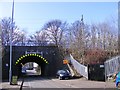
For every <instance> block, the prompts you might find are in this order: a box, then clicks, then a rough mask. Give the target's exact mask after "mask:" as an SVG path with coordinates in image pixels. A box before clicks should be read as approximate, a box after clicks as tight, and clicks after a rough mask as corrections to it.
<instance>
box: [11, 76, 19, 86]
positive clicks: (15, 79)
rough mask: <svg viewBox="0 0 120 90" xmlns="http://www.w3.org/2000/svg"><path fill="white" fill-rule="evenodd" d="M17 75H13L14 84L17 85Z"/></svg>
mask: <svg viewBox="0 0 120 90" xmlns="http://www.w3.org/2000/svg"><path fill="white" fill-rule="evenodd" d="M17 79H18V77H17V76H12V85H17Z"/></svg>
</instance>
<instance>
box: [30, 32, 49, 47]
mask: <svg viewBox="0 0 120 90" xmlns="http://www.w3.org/2000/svg"><path fill="white" fill-rule="evenodd" d="M47 38H48V35H47V33H46V31H44V30H40V31H37V32H36V33H35V34H33V35H31V36H30V39H29V40H28V41H30V42H33V43H34V44H35V45H45V44H46V43H47V41H48V40H47Z"/></svg>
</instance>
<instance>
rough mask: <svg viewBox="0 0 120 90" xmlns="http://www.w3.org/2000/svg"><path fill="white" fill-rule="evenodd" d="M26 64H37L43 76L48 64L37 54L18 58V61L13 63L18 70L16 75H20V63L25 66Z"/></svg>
mask: <svg viewBox="0 0 120 90" xmlns="http://www.w3.org/2000/svg"><path fill="white" fill-rule="evenodd" d="M28 62H35V63H37V64H38V65H39V66H40V67H41V75H42V76H44V73H45V67H46V65H47V64H49V63H48V61H47V60H46V59H45V58H43V57H42V56H41V55H39V54H25V55H22V56H21V57H19V58H18V60H17V61H16V62H15V66H17V68H18V75H21V69H22V65H21V63H22V64H23V65H25V64H26V63H28Z"/></svg>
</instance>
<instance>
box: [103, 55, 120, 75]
mask: <svg viewBox="0 0 120 90" xmlns="http://www.w3.org/2000/svg"><path fill="white" fill-rule="evenodd" d="M104 65H105V77H109V76H111V75H113V74H114V73H116V72H118V71H120V56H116V57H113V58H112V59H109V60H107V61H105V62H104Z"/></svg>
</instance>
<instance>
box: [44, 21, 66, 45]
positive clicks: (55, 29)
mask: <svg viewBox="0 0 120 90" xmlns="http://www.w3.org/2000/svg"><path fill="white" fill-rule="evenodd" d="M65 29H66V22H62V21H61V20H57V19H56V20H52V21H49V22H47V23H46V24H45V25H44V27H43V30H46V31H47V36H48V38H49V41H51V42H53V43H54V44H55V45H56V46H60V45H61V43H62V38H63V32H64V31H65Z"/></svg>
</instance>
